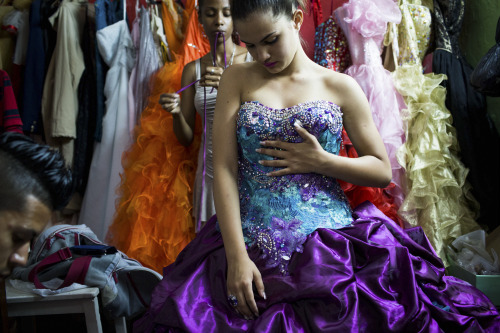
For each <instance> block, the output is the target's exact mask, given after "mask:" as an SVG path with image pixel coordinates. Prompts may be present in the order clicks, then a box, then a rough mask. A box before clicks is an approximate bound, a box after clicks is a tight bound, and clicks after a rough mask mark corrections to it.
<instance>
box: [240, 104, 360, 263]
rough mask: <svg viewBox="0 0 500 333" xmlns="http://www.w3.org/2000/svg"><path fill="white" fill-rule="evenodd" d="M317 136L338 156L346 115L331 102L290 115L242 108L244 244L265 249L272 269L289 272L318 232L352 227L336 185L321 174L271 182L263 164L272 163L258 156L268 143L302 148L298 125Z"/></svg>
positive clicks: (261, 107)
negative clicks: (263, 143) (289, 266)
mask: <svg viewBox="0 0 500 333" xmlns="http://www.w3.org/2000/svg"><path fill="white" fill-rule="evenodd" d="M297 120H298V121H300V123H301V124H302V126H303V127H304V128H305V129H306V130H307V131H308V132H309V133H311V134H313V135H314V136H315V137H316V138H317V139H318V141H319V143H320V144H321V146H322V147H323V149H325V150H326V151H328V152H330V153H333V154H336V155H338V153H339V150H340V145H341V134H342V112H341V110H340V107H339V106H337V105H335V104H333V103H331V102H327V101H313V102H306V103H302V104H298V105H296V106H293V107H290V108H286V109H273V108H270V107H267V106H265V105H263V104H261V103H259V102H245V103H243V104H242V105H241V108H240V110H239V114H238V120H237V139H238V158H239V160H238V164H239V175H238V181H239V182H238V185H239V193H240V211H241V221H242V227H243V234H244V236H245V242H246V243H247V244H248V245H255V244H257V246H258V247H259V248H260V249H261V251H262V255H263V256H264V257H266V258H267V262H268V264H269V266H270V267H274V266H278V265H279V266H280V269H281V270H282V273H286V266H287V262H288V260H290V258H291V255H292V253H293V252H295V251H299V252H300V251H301V245H302V244H303V242H304V241H305V239H306V237H307V235H309V234H310V233H312V232H313V231H314V230H316V229H318V228H333V229H336V228H341V227H344V226H346V225H349V224H350V223H351V222H352V214H351V209H350V206H349V203H348V201H347V199H346V197H345V195H344V192H343V191H342V189H341V188H340V186H339V184H338V183H337V181H336V180H335V179H333V178H331V177H327V176H323V175H320V174H316V173H308V174H293V175H286V176H281V177H268V176H266V173H268V172H270V171H272V170H273V168H271V167H264V166H262V165H261V164H259V160H263V159H271V158H272V157H269V156H265V155H262V154H259V153H257V152H256V151H255V149H256V148H259V147H260V141H263V140H278V139H279V140H282V141H286V142H292V143H297V142H301V141H302V138H301V137H300V135H299V134H298V133H297V131H296V130H295V128H294V122H295V121H297Z"/></svg>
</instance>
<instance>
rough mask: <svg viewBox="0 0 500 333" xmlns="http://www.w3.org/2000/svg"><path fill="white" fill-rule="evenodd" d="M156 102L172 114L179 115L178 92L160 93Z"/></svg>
mask: <svg viewBox="0 0 500 333" xmlns="http://www.w3.org/2000/svg"><path fill="white" fill-rule="evenodd" d="M158 103H160V105H161V107H162V108H163V109H164V110H166V111H167V112H170V113H171V114H172V115H173V116H176V115H179V114H180V112H181V107H180V96H179V94H175V93H171V94H161V95H160V100H159V101H158Z"/></svg>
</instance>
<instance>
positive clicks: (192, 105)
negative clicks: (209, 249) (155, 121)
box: [159, 0, 251, 232]
mask: <svg viewBox="0 0 500 333" xmlns="http://www.w3.org/2000/svg"><path fill="white" fill-rule="evenodd" d="M198 5H199V8H198V17H199V20H200V23H201V24H202V26H203V29H204V31H205V34H206V35H207V37H208V40H209V42H210V48H211V49H210V53H208V54H206V55H205V56H203V57H201V58H200V59H197V60H195V61H192V62H190V63H189V64H187V65H186V66H185V67H184V70H183V72H182V86H183V87H187V88H186V89H185V90H184V91H182V98H180V95H179V94H176V93H172V94H163V95H162V96H161V97H160V100H159V103H160V104H161V105H162V107H163V108H164V109H165V110H166V111H168V112H170V113H172V116H173V119H174V123H173V124H174V125H173V128H174V133H175V136H176V137H177V139H178V140H179V142H180V143H181V144H183V145H184V146H189V145H190V144H191V143H192V141H193V137H194V131H195V116H196V112H198V113H199V114H200V116H201V119H202V126H203V134H202V142H201V147H200V152H199V154H198V168H197V171H196V179H195V185H194V202H193V206H194V210H193V216H194V218H195V221H196V232H198V231H199V230H200V229H201V227H202V226H203V225H204V223H205V222H206V221H207V220H208V219H209V218H210V217H211V216H213V215H214V214H215V207H214V200H213V191H212V187H213V163H212V123H213V118H214V109H215V99H216V97H217V88H218V87H219V80H220V78H221V75H222V73H223V72H224V69H225V68H226V67H228V66H230V65H232V64H238V63H243V62H246V61H250V60H251V57H250V55H249V53H248V52H247V50H246V49H245V48H243V47H241V46H239V45H237V44H235V42H234V41H233V38H232V35H233V21H232V18H231V8H230V5H229V0H200V1H199V3H198ZM195 81H196V83H194V84H193V85H190V84H191V83H193V82H195Z"/></svg>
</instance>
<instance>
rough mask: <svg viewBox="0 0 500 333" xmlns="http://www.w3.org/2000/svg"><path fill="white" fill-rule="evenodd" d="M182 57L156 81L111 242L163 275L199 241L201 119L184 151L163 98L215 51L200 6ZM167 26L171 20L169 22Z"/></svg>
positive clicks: (131, 154)
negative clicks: (196, 203)
mask: <svg viewBox="0 0 500 333" xmlns="http://www.w3.org/2000/svg"><path fill="white" fill-rule="evenodd" d="M187 4H188V5H189V6H187V7H186V11H188V12H190V13H191V12H192V13H193V14H192V15H191V16H190V20H189V22H188V25H187V28H186V36H185V39H184V44H183V47H182V50H181V54H176V55H175V61H173V62H170V63H167V64H165V66H163V67H162V68H161V69H160V70H159V71H158V72H157V73H156V75H155V77H154V78H153V79H152V91H151V94H150V96H149V98H148V104H147V106H146V108H145V109H144V110H143V111H142V113H141V117H140V124H139V126H137V128H136V132H135V137H136V141H135V143H134V144H133V145H132V146H131V147H130V149H129V150H128V151H127V152H126V153H125V154H124V156H123V159H122V164H123V169H124V172H123V175H122V179H121V183H120V187H119V188H118V192H119V201H118V202H117V207H116V214H115V217H114V220H113V223H112V225H111V226H110V227H109V231H108V234H107V237H106V242H107V243H109V244H111V245H114V246H116V247H117V248H118V249H119V250H121V251H123V252H125V253H126V254H127V255H128V256H129V257H131V258H134V259H136V260H139V261H140V262H141V263H142V264H143V265H144V266H146V267H149V268H152V269H154V270H156V271H158V272H161V270H162V269H163V267H165V266H167V265H170V264H171V263H172V262H174V260H175V258H176V257H177V255H178V254H179V252H181V251H182V249H183V248H184V247H185V246H186V245H187V244H189V242H190V241H191V240H192V239H193V238H194V236H195V230H194V220H193V216H192V209H193V202H192V197H193V183H194V179H195V174H196V167H197V155H198V150H199V146H200V140H201V129H202V126H201V119H200V118H199V117H197V119H196V125H195V133H194V139H193V143H192V144H191V145H190V146H189V147H184V146H183V145H181V144H180V143H179V142H178V140H177V138H176V136H175V133H174V132H173V118H172V115H171V114H170V113H168V112H166V111H165V110H163V109H162V107H161V106H160V104H158V100H159V99H160V95H161V94H163V93H167V92H174V91H177V90H178V89H180V88H181V87H180V84H181V75H182V69H183V68H184V66H185V64H186V63H188V62H190V61H193V60H195V59H197V58H200V57H201V56H203V55H205V54H206V53H207V52H208V51H209V48H210V47H209V45H208V40H206V39H204V38H203V37H202V34H201V31H200V29H201V25H200V24H199V22H198V16H197V12H196V11H193V9H194V1H188V2H187ZM164 23H165V20H164Z"/></svg>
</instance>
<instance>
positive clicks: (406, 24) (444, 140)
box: [386, 0, 479, 263]
mask: <svg viewBox="0 0 500 333" xmlns="http://www.w3.org/2000/svg"><path fill="white" fill-rule="evenodd" d="M399 6H400V9H401V12H402V20H401V23H400V24H399V25H396V24H391V25H390V26H389V30H388V34H387V35H386V44H391V43H392V45H391V47H392V50H393V60H394V62H395V64H396V70H395V71H394V73H393V77H394V83H395V86H396V89H397V90H398V91H399V93H400V94H401V95H402V96H403V97H404V99H405V102H406V105H407V106H408V109H407V110H405V111H404V112H403V115H402V116H403V122H404V125H405V128H406V142H405V143H404V144H403V145H402V146H401V147H400V149H399V151H398V161H399V163H400V164H401V165H402V166H403V167H404V168H405V170H406V176H407V184H408V193H407V195H406V198H405V200H404V202H403V204H402V205H401V206H400V208H399V214H400V216H401V217H402V218H403V219H404V220H405V221H406V222H407V223H408V224H409V225H410V226H421V227H422V228H423V230H424V231H425V234H426V235H427V237H428V238H429V240H430V241H431V243H432V245H433V247H434V249H435V250H436V252H437V254H438V255H439V257H440V258H441V259H442V260H443V261H444V262H445V263H446V255H445V249H446V245H447V244H449V243H450V242H451V241H453V240H454V239H455V238H456V237H458V236H460V235H462V234H465V233H468V232H470V231H473V230H475V229H478V228H479V225H478V224H477V223H476V222H475V216H476V214H477V201H476V200H475V199H474V198H473V197H472V195H471V194H470V186H469V184H468V183H467V182H466V180H465V177H466V175H467V172H468V170H467V169H466V168H465V167H464V165H463V164H462V162H461V161H460V159H459V158H458V153H459V146H458V143H457V138H456V134H455V128H454V127H453V126H452V117H451V114H450V112H449V111H448V110H447V109H446V106H445V97H446V89H445V88H444V87H442V86H441V85H440V83H441V82H442V81H443V80H444V79H445V75H442V74H439V75H437V74H434V73H430V74H423V67H422V65H421V64H422V60H423V58H424V56H425V53H426V51H427V48H428V47H429V39H430V34H431V13H430V10H429V8H428V7H426V6H423V5H422V4H421V2H420V0H400V1H399Z"/></svg>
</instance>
